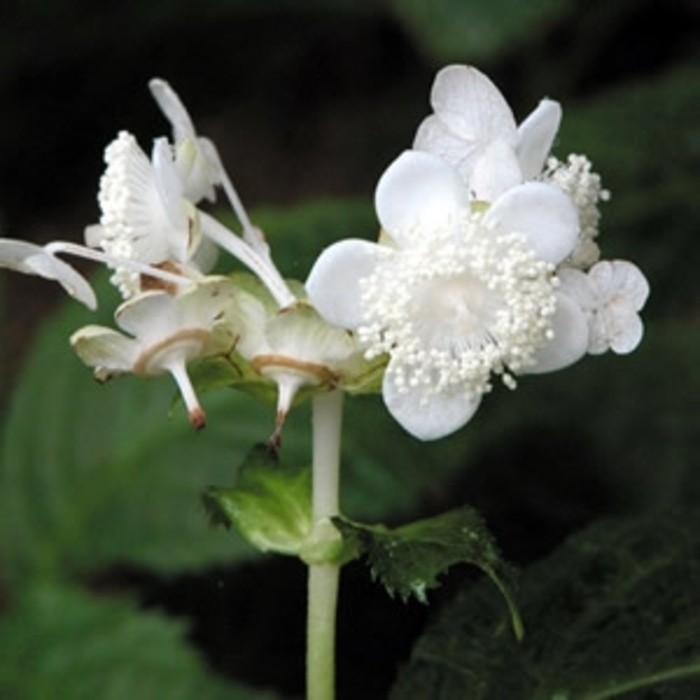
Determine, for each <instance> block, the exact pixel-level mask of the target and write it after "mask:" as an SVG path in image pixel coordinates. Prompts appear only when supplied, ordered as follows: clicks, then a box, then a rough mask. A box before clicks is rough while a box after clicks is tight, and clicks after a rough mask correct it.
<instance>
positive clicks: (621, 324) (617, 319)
mask: <svg viewBox="0 0 700 700" xmlns="http://www.w3.org/2000/svg"><path fill="white" fill-rule="evenodd" d="M608 319H609V320H608V332H609V333H610V349H611V350H612V351H613V352H616V353H617V354H618V355H626V354H628V353H630V352H632V351H633V350H634V349H636V347H637V346H638V345H639V343H641V342H642V336H643V335H644V325H643V324H642V319H641V318H639V315H638V314H636V313H633V312H631V311H629V310H627V309H624V310H622V313H616V312H615V311H612V313H610V314H609V316H608Z"/></svg>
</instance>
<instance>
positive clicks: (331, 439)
mask: <svg viewBox="0 0 700 700" xmlns="http://www.w3.org/2000/svg"><path fill="white" fill-rule="evenodd" d="M342 420H343V393H342V392H340V391H333V392H330V393H327V394H317V395H316V396H315V397H314V400H313V497H312V499H313V517H314V522H315V523H317V522H319V521H322V520H327V519H328V518H330V517H332V516H334V515H337V514H338V500H339V498H338V490H339V485H340V438H341V427H342ZM339 578H340V565H338V564H313V565H310V566H309V607H308V618H307V642H306V643H307V649H306V681H307V685H306V697H307V700H333V698H334V697H335V626H336V625H335V623H336V608H337V603H338V583H339Z"/></svg>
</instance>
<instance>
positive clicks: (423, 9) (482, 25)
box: [391, 0, 571, 62]
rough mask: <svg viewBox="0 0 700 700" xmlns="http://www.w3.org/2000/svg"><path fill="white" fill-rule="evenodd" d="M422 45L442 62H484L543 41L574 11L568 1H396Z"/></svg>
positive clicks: (406, 21) (398, 12) (395, 6)
mask: <svg viewBox="0 0 700 700" xmlns="http://www.w3.org/2000/svg"><path fill="white" fill-rule="evenodd" d="M391 4H392V7H393V8H394V11H395V12H396V14H397V15H398V17H399V18H400V19H401V20H402V21H403V23H404V24H405V25H406V27H407V29H408V31H409V32H410V33H411V34H412V35H413V36H414V38H415V39H416V41H417V43H418V44H419V45H420V46H421V47H422V48H423V49H424V50H425V51H426V52H427V53H428V55H429V56H430V57H431V58H433V59H434V60H435V61H437V62H443V61H452V60H455V61H463V60H464V57H465V56H469V60H470V61H481V60H485V59H488V58H492V57H494V56H496V55H498V54H503V53H511V52H512V51H513V50H514V49H515V48H521V47H522V46H524V45H527V44H528V43H529V42H530V41H531V39H532V38H539V37H541V36H543V35H544V34H545V33H546V30H547V29H548V28H549V27H550V26H552V24H553V23H554V22H555V21H556V20H558V19H559V18H560V17H562V16H563V15H564V14H566V12H567V11H568V10H569V7H570V4H571V3H570V2H568V1H567V0H532V2H520V1H519V0H500V1H499V2H493V1H492V0H471V1H470V2H463V1H462V0H434V1H433V2H430V3H427V2H424V1H423V0H392V3H391Z"/></svg>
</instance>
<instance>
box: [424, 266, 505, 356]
mask: <svg viewBox="0 0 700 700" xmlns="http://www.w3.org/2000/svg"><path fill="white" fill-rule="evenodd" d="M497 304H498V299H497V297H496V296H495V295H494V294H493V292H491V291H489V289H488V288H487V287H486V285H485V284H484V283H483V282H482V281H481V280H480V279H478V278H477V277H475V276H474V275H472V274H469V273H466V272H465V273H463V274H461V275H458V276H456V277H453V278H447V279H433V280H429V281H427V282H426V283H425V284H424V285H423V289H421V290H419V291H418V292H417V294H416V298H415V299H414V300H413V301H412V305H411V310H410V312H411V314H412V315H414V319H415V320H414V329H415V331H416V332H417V333H419V334H420V335H422V336H423V338H424V339H425V340H426V341H427V342H429V343H430V344H431V345H432V346H433V347H436V348H440V349H444V350H447V349H448V347H449V344H450V341H451V340H452V339H455V340H456V339H459V340H460V341H465V342H468V340H469V339H471V338H473V339H475V340H477V339H478V338H481V337H482V336H483V333H484V329H485V328H487V327H488V326H489V325H490V324H492V323H493V320H494V307H496V306H497Z"/></svg>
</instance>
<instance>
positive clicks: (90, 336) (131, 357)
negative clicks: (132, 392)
mask: <svg viewBox="0 0 700 700" xmlns="http://www.w3.org/2000/svg"><path fill="white" fill-rule="evenodd" d="M70 343H71V345H72V346H73V349H74V350H75V352H76V353H77V355H78V357H80V359H81V360H82V361H83V362H84V363H85V364H86V365H88V366H89V367H95V368H97V369H98V370H108V371H109V372H114V373H123V372H131V370H132V369H133V366H134V363H135V362H136V359H137V358H138V355H139V352H140V345H139V343H138V341H136V340H134V339H132V338H127V337H126V336H124V335H122V334H121V333H118V332H117V331H115V330H113V329H111V328H105V327H103V326H85V327H84V328H81V329H80V330H78V331H76V332H75V333H73V335H72V336H71V338H70Z"/></svg>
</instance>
